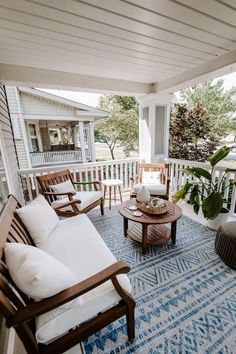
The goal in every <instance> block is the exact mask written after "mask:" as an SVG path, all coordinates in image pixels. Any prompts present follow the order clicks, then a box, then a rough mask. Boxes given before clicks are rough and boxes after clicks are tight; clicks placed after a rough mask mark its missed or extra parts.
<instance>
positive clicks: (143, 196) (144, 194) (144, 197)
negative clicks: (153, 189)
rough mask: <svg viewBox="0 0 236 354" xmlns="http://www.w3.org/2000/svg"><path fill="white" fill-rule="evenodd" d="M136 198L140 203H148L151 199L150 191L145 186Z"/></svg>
mask: <svg viewBox="0 0 236 354" xmlns="http://www.w3.org/2000/svg"><path fill="white" fill-rule="evenodd" d="M136 199H137V202H139V203H148V202H149V201H150V199H151V196H150V192H149V191H148V190H147V189H146V188H145V187H144V186H143V187H142V189H141V190H140V191H139V192H138V194H137V197H136Z"/></svg>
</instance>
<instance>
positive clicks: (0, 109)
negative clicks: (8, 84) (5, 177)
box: [0, 85, 22, 200]
mask: <svg viewBox="0 0 236 354" xmlns="http://www.w3.org/2000/svg"><path fill="white" fill-rule="evenodd" d="M0 125H1V129H2V133H3V138H4V145H5V148H6V159H7V164H8V167H9V171H10V174H11V179H12V182H13V183H12V185H13V186H14V190H13V191H12V192H13V193H14V194H15V195H16V197H17V198H19V199H20V200H21V197H22V194H21V186H20V181H19V177H18V161H17V155H16V148H15V142H14V138H13V132H12V125H11V120H10V116H9V112H8V107H7V99H6V94H5V90H4V86H3V85H0ZM2 153H4V152H2Z"/></svg>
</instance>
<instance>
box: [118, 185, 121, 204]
mask: <svg viewBox="0 0 236 354" xmlns="http://www.w3.org/2000/svg"><path fill="white" fill-rule="evenodd" d="M118 189H119V193H120V201H121V203H122V194H121V187H120V186H118Z"/></svg>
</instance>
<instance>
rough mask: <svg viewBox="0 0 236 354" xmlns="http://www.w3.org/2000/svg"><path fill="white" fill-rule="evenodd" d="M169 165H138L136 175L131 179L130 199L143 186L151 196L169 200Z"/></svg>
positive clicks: (134, 196)
mask: <svg viewBox="0 0 236 354" xmlns="http://www.w3.org/2000/svg"><path fill="white" fill-rule="evenodd" d="M169 170H170V165H169V164H168V163H139V165H138V170H137V175H136V176H134V177H132V178H131V193H130V197H131V198H136V196H137V193H138V191H139V190H140V189H141V188H142V186H145V187H146V188H147V189H148V190H149V192H150V194H151V196H155V197H156V196H157V197H161V198H163V199H167V200H168V199H169V185H170V177H169V175H170V173H169Z"/></svg>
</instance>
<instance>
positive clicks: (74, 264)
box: [36, 214, 131, 343]
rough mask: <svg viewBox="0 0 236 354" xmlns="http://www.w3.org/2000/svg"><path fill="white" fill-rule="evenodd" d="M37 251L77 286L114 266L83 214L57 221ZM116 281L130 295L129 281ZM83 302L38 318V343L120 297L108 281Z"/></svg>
mask: <svg viewBox="0 0 236 354" xmlns="http://www.w3.org/2000/svg"><path fill="white" fill-rule="evenodd" d="M40 248H41V249H42V250H44V251H45V252H47V253H48V254H50V255H52V256H53V257H55V258H56V259H57V260H58V261H60V262H61V263H63V264H64V265H65V266H66V267H68V268H69V269H70V270H71V271H72V272H73V273H74V274H75V276H76V278H77V280H78V282H80V281H83V280H85V279H87V278H88V277H90V276H92V275H94V274H95V273H97V272H99V271H101V270H103V269H104V268H106V267H108V266H110V265H112V264H113V263H115V262H116V258H115V257H114V256H113V254H112V252H111V251H110V249H109V248H108V247H107V246H106V244H105V243H104V241H103V240H102V238H101V236H100V235H99V233H98V232H97V230H96V229H95V227H94V226H93V224H92V223H91V222H90V220H89V218H88V217H87V215H85V214H81V215H77V216H74V217H71V218H69V219H64V220H62V221H60V223H59V225H58V226H57V227H56V228H55V229H54V230H53V231H52V232H51V234H50V235H49V237H48V238H47V240H46V241H45V243H44V244H41V245H40ZM117 279H118V281H119V283H120V284H121V286H122V287H123V289H125V290H126V291H127V292H129V293H130V292H131V284H130V281H129V279H128V277H127V276H126V275H124V274H120V275H118V276H117ZM82 299H83V305H82V306H73V307H72V308H71V309H68V310H66V311H65V312H63V313H58V311H57V309H55V310H52V311H50V312H48V313H46V314H43V315H41V316H39V317H38V318H37V321H36V337H37V340H38V341H39V342H41V343H47V342H49V341H50V340H52V339H53V338H55V337H57V336H60V335H62V334H63V333H65V332H67V331H68V330H69V329H70V328H72V327H75V326H77V325H79V324H80V323H82V322H84V321H86V320H88V319H90V318H92V317H94V316H95V315H96V314H97V313H99V312H102V311H104V310H106V309H107V308H109V307H111V306H113V305H114V304H116V303H118V302H119V300H120V296H119V295H118V294H117V292H116V290H115V288H114V286H113V284H112V282H111V281H110V280H109V281H107V282H105V283H104V284H102V285H100V286H98V287H97V288H95V289H93V290H91V291H89V292H88V293H85V294H84V295H83V297H82Z"/></svg>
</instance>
